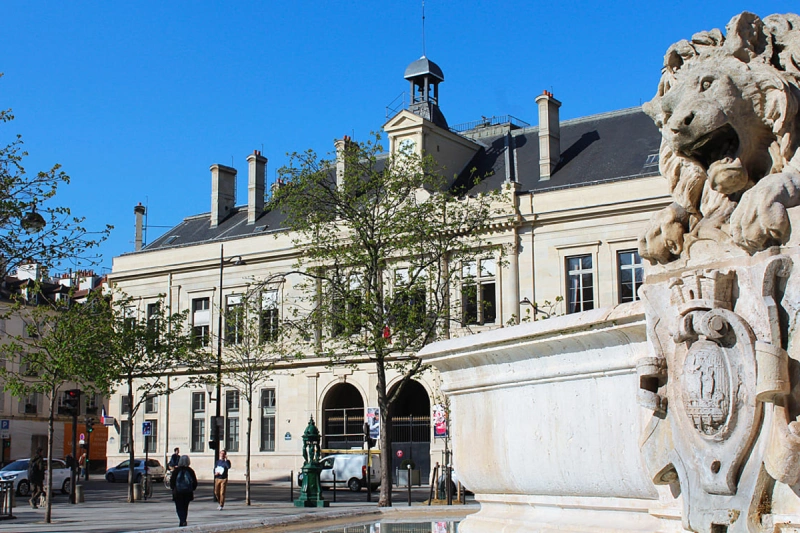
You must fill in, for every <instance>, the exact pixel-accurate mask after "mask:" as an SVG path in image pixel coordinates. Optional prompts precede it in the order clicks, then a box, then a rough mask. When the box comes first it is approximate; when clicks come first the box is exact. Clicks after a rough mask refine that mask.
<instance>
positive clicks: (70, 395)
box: [59, 389, 81, 416]
mask: <svg viewBox="0 0 800 533" xmlns="http://www.w3.org/2000/svg"><path fill="white" fill-rule="evenodd" d="M80 411H81V391H80V390H79V389H70V390H68V391H64V401H63V406H62V409H60V410H59V412H60V414H64V415H71V416H77V415H78V414H79V413H80Z"/></svg>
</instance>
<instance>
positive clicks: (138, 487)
mask: <svg viewBox="0 0 800 533" xmlns="http://www.w3.org/2000/svg"><path fill="white" fill-rule="evenodd" d="M142 496H143V494H142V484H141V483H134V484H133V501H135V502H138V501H139V500H141V499H142Z"/></svg>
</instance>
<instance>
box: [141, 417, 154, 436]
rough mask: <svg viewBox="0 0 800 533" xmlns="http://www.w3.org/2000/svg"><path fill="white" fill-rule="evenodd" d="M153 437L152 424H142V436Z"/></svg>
mask: <svg viewBox="0 0 800 533" xmlns="http://www.w3.org/2000/svg"><path fill="white" fill-rule="evenodd" d="M152 435H153V423H152V422H150V421H147V422H142V436H143V437H151V436H152Z"/></svg>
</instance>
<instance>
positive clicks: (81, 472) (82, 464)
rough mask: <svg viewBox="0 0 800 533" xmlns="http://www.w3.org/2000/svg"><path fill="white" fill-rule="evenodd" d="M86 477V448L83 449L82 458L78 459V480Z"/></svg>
mask: <svg viewBox="0 0 800 533" xmlns="http://www.w3.org/2000/svg"><path fill="white" fill-rule="evenodd" d="M82 477H86V448H83V449H81V456H80V458H79V459H78V479H80V478H82Z"/></svg>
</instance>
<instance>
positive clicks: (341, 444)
mask: <svg viewBox="0 0 800 533" xmlns="http://www.w3.org/2000/svg"><path fill="white" fill-rule="evenodd" d="M363 445H364V398H362V397H361V393H360V392H358V389H357V388H355V387H354V386H353V385H350V384H349V383H339V384H337V385H334V386H333V387H332V388H331V390H329V391H328V393H327V394H326V395H325V400H324V401H323V402H322V447H323V448H327V449H339V450H349V449H350V448H353V447H360V446H363Z"/></svg>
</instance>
